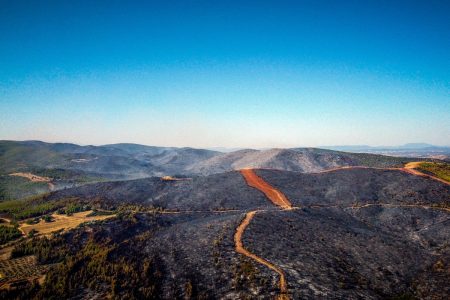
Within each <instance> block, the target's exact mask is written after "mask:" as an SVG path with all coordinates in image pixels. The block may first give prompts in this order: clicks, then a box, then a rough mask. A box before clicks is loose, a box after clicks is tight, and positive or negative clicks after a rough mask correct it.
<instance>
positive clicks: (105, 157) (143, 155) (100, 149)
mask: <svg viewBox="0 0 450 300" xmlns="http://www.w3.org/2000/svg"><path fill="white" fill-rule="evenodd" d="M345 150H348V148H346V149H345ZM409 160H410V159H402V158H393V157H386V156H380V155H374V154H362V153H347V152H342V151H335V150H324V149H318V148H292V149H267V150H255V149H243V150H237V151H232V152H219V151H213V150H206V149H194V148H175V147H154V146H144V145H138V144H111V145H103V146H80V145H75V144H68V143H45V142H41V141H0V174H9V173H12V172H34V173H37V174H41V175H43V176H49V177H58V176H55V174H54V173H55V170H58V172H59V173H58V174H60V173H61V172H63V173H64V175H67V174H68V172H69V171H70V172H69V173H70V174H73V173H74V172H75V173H76V174H77V176H79V175H80V174H84V175H86V176H88V177H97V178H104V179H137V178H144V177H150V176H163V175H208V174H214V173H222V172H227V171H231V170H235V169H242V168H246V167H253V168H273V169H281V170H287V171H298V172H307V173H308V172H317V171H321V170H325V169H330V168H335V167H340V166H353V165H366V166H383V167H385V166H399V165H401V164H402V163H403V162H405V161H409ZM49 171H50V173H52V174H53V175H52V174H49Z"/></svg>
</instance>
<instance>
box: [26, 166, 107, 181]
mask: <svg viewBox="0 0 450 300" xmlns="http://www.w3.org/2000/svg"><path fill="white" fill-rule="evenodd" d="M30 172H31V173H33V174H36V175H38V176H42V177H49V178H53V179H54V180H57V181H58V180H62V181H66V182H73V183H77V184H84V183H92V182H103V181H107V179H105V178H102V177H99V176H92V175H88V174H86V173H84V172H82V171H75V170H67V169H43V168H32V169H30Z"/></svg>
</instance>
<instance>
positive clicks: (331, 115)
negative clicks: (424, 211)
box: [0, 0, 450, 147]
mask: <svg viewBox="0 0 450 300" xmlns="http://www.w3.org/2000/svg"><path fill="white" fill-rule="evenodd" d="M449 3H450V2H448V1H142V2H139V1H104V2H103V1H5V0H0V139H18V140H24V139H40V140H45V141H52V142H54V141H64V142H75V143H80V144H105V143H115V142H135V143H142V144H151V145H167V146H193V147H214V146H223V147H294V146H319V145H343V144H370V145H398V144H403V143H408V142H428V143H433V144H437V145H450V18H449V17H448V12H449V11H450V4H449Z"/></svg>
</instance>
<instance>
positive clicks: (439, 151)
mask: <svg viewBox="0 0 450 300" xmlns="http://www.w3.org/2000/svg"><path fill="white" fill-rule="evenodd" d="M321 148H324V149H330V150H337V151H348V152H358V153H373V154H383V155H391V156H402V157H424V158H437V159H448V158H449V157H450V147H449V146H434V145H430V144H426V143H409V144H405V145H401V146H377V147H372V146H367V145H354V146H323V147H321Z"/></svg>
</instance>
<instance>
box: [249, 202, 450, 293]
mask: <svg viewBox="0 0 450 300" xmlns="http://www.w3.org/2000/svg"><path fill="white" fill-rule="evenodd" d="M448 225H449V215H448V213H445V212H442V211H438V210H432V211H431V210H423V209H417V208H415V209H409V208H378V209H377V211H376V212H374V211H370V210H368V211H365V210H350V209H347V210H343V209H340V208H306V209H302V210H292V211H283V212H272V211H267V212H261V213H260V214H258V215H257V216H256V217H255V218H254V220H253V222H252V223H251V224H250V226H249V228H248V231H247V232H246V234H245V240H244V243H245V244H246V245H248V248H249V249H250V250H251V251H253V252H254V253H256V254H257V255H260V256H263V257H265V258H266V259H268V260H269V261H271V262H273V263H275V264H276V265H278V266H280V267H281V268H283V269H284V270H285V272H286V276H287V280H288V283H289V290H290V293H291V294H292V295H293V298H294V299H299V298H302V299H391V298H395V297H400V296H403V297H406V296H409V297H410V296H412V295H414V296H416V297H418V298H420V299H422V298H424V299H445V297H446V295H448V293H449V287H448V283H446V282H445V278H448V277H449V272H448V269H446V268H448V258H449V253H450V249H449V245H448V237H449V236H450V232H449V229H448ZM436 232H439V234H438V235H436V234H435V233H436ZM262 241H264V242H262ZM408 299H409V298H408Z"/></svg>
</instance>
